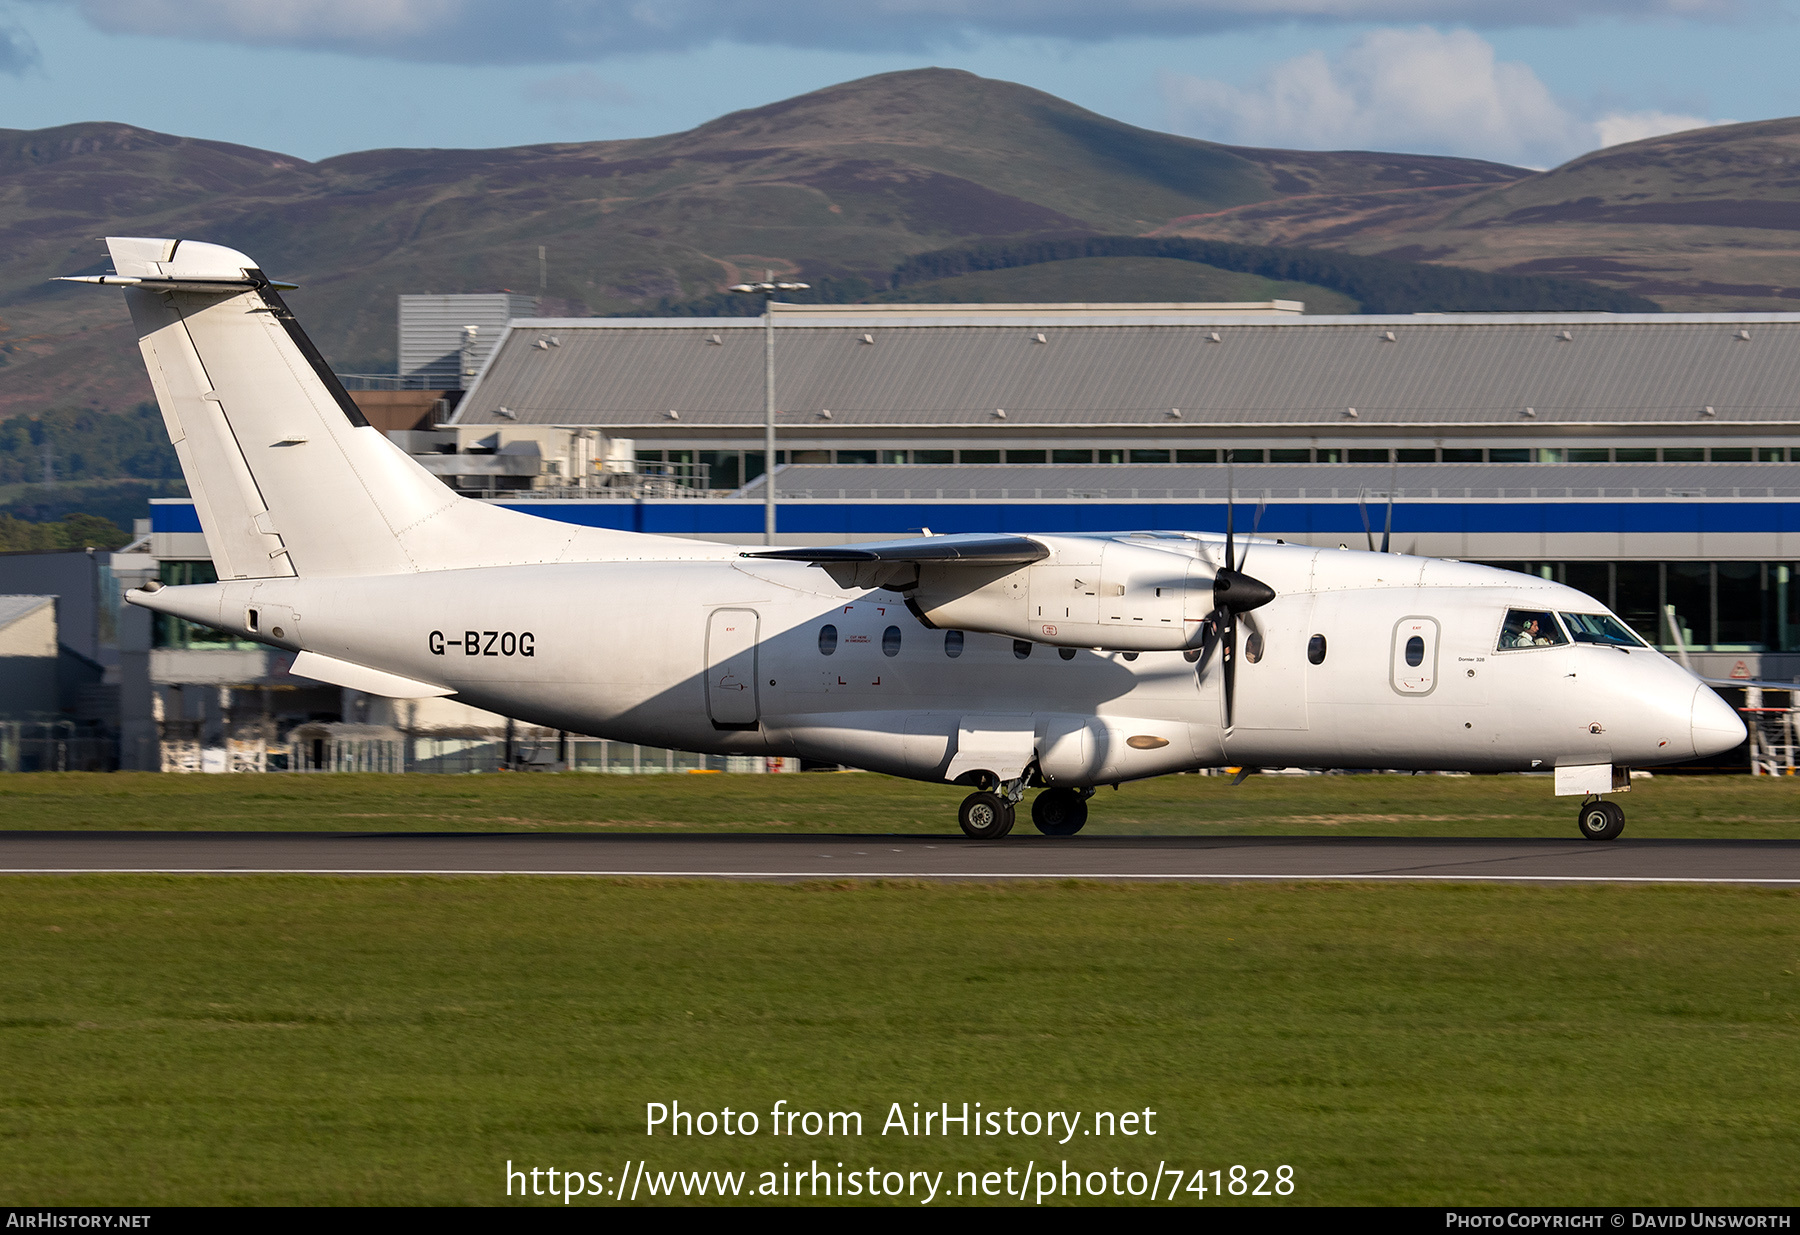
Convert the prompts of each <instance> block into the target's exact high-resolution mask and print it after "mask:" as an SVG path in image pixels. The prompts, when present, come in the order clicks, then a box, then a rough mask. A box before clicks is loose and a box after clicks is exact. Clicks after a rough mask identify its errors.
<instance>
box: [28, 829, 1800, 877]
mask: <svg viewBox="0 0 1800 1235" xmlns="http://www.w3.org/2000/svg"><path fill="white" fill-rule="evenodd" d="M98 872H165V873H175V874H253V873H284V874H321V875H327V874H339V875H358V874H367V875H376V874H433V875H504V874H531V875H608V876H658V877H682V878H721V879H819V878H840V879H841V878H857V879H958V880H961V879H1109V880H1181V881H1194V880H1216V881H1223V882H1229V881H1234V880H1267V879H1277V880H1279V879H1287V880H1296V879H1352V880H1425V881H1438V880H1459V881H1467V880H1488V881H1497V882H1507V883H1514V882H1543V883H1569V882H1629V883H1757V884H1770V885H1778V886H1781V885H1789V886H1800V840H1744V841H1731V840H1632V839H1630V838H1627V839H1624V840H1619V841H1614V842H1611V843H1594V842H1589V841H1583V840H1581V839H1579V838H1573V837H1572V838H1570V839H1567V840H1563V839H1560V838H1545V839H1541V840H1536V839H1525V840H1520V839H1491V838H1476V837H1467V838H1461V837H1459V838H1428V839H1421V838H1401V837H1391V838H1390V837H1298V836H1264V837H1188V836H1091V837H1090V836H1077V837H1064V838H1051V837H1044V836H1037V835H1019V834H1014V835H1012V836H1009V837H1006V838H1004V839H1002V840H997V841H970V840H965V839H963V838H962V837H959V836H944V835H933V836H920V835H896V836H881V835H860V836H804V835H802V836H764V835H756V836H735V835H730V834H719V833H708V834H702V835H673V834H668V833H624V834H619V833H614V834H608V835H572V834H569V833H534V834H518V833H505V834H502V833H466V832H465V833H392V832H389V833H349V832H0V874H31V873H63V874H77V873H98Z"/></svg>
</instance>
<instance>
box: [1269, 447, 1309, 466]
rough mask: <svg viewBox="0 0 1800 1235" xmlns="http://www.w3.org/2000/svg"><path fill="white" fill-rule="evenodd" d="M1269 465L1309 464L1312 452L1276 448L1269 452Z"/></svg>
mask: <svg viewBox="0 0 1800 1235" xmlns="http://www.w3.org/2000/svg"><path fill="white" fill-rule="evenodd" d="M1269 462H1270V463H1311V462H1312V451H1310V450H1288V449H1285V448H1277V449H1274V450H1271V451H1269Z"/></svg>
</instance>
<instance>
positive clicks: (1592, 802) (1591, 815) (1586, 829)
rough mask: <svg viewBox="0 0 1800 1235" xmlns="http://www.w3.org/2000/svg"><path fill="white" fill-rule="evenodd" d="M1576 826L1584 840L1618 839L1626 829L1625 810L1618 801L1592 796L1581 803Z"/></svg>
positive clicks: (1576, 817)
mask: <svg viewBox="0 0 1800 1235" xmlns="http://www.w3.org/2000/svg"><path fill="white" fill-rule="evenodd" d="M1575 826H1576V828H1577V830H1579V831H1580V833H1581V837H1582V839H1583V840H1618V839H1619V833H1621V832H1623V831H1624V830H1625V811H1624V808H1623V807H1621V806H1620V805H1619V804H1618V803H1616V802H1608V801H1606V800H1605V799H1604V798H1590V799H1589V800H1588V801H1586V802H1583V803H1582V804H1581V813H1580V814H1578V815H1576V816H1575Z"/></svg>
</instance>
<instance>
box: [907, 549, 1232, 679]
mask: <svg viewBox="0 0 1800 1235" xmlns="http://www.w3.org/2000/svg"><path fill="white" fill-rule="evenodd" d="M1032 539H1034V540H1037V541H1039V542H1040V543H1042V544H1044V545H1045V546H1046V547H1047V548H1049V550H1050V556H1049V557H1047V558H1045V559H1044V560H1043V561H1041V562H1034V563H1032V564H1031V565H1029V566H1010V565H1008V566H979V565H974V564H963V563H958V564H945V565H939V564H934V563H926V564H922V565H921V566H920V567H919V572H918V582H917V583H916V584H915V585H914V586H912V587H908V588H905V589H904V590H905V593H906V596H907V598H908V599H909V600H910V601H911V602H912V603H913V605H914V607H915V610H916V611H917V612H918V613H919V614H921V615H922V616H923V617H924V618H925V620H926V621H928V622H930V623H931V624H932V625H933V626H936V627H938V628H940V629H946V630H951V629H954V630H968V631H977V632H980V633H982V634H990V635H1005V636H1007V637H1009V638H1013V639H1025V640H1028V641H1030V642H1032V643H1049V644H1054V645H1057V646H1061V647H1090V648H1093V647H1097V648H1108V649H1111V650H1116V651H1126V652H1167V651H1177V650H1181V649H1185V648H1196V647H1199V646H1200V640H1201V633H1200V628H1201V624H1202V622H1203V621H1204V620H1205V618H1206V616H1207V614H1209V613H1211V612H1212V609H1213V593H1212V585H1213V568H1212V566H1211V564H1210V563H1208V562H1206V561H1205V560H1204V559H1202V558H1200V557H1198V556H1197V555H1196V554H1195V553H1194V552H1193V551H1192V547H1191V542H1185V541H1183V542H1172V543H1171V547H1168V548H1164V547H1162V546H1161V545H1159V543H1158V542H1157V541H1154V540H1149V539H1145V540H1141V541H1140V540H1088V539H1085V538H1077V537H1061V536H1034V537H1033V538H1032Z"/></svg>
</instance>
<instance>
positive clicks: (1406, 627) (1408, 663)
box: [1388, 616, 1438, 696]
mask: <svg viewBox="0 0 1800 1235" xmlns="http://www.w3.org/2000/svg"><path fill="white" fill-rule="evenodd" d="M1389 665H1390V669H1389V678H1388V680H1389V682H1390V683H1391V684H1392V685H1393V688H1394V691H1395V693H1397V694H1402V695H1418V696H1423V695H1429V694H1431V692H1432V691H1434V690H1436V689H1437V684H1438V624H1437V619H1436V618H1430V617H1417V616H1415V617H1403V618H1401V619H1400V620H1399V621H1398V622H1395V623H1394V637H1393V641H1392V644H1391V646H1390V648H1389Z"/></svg>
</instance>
